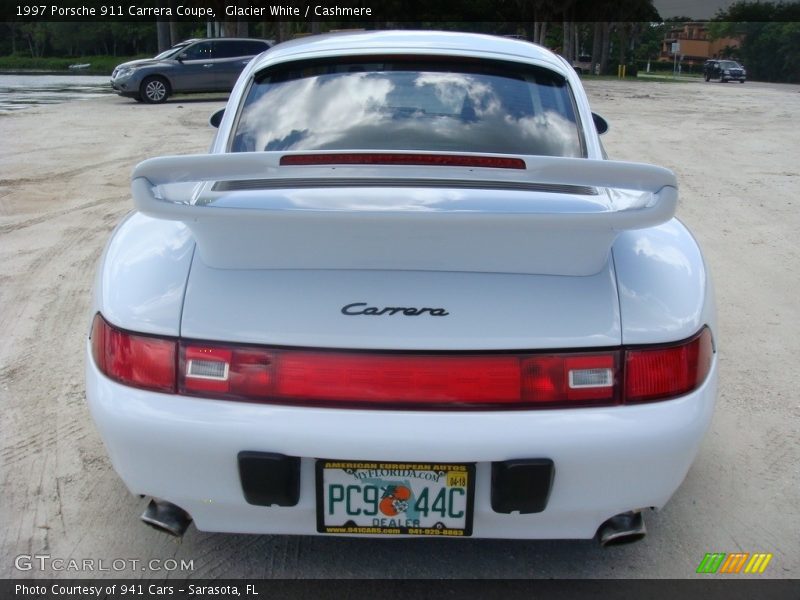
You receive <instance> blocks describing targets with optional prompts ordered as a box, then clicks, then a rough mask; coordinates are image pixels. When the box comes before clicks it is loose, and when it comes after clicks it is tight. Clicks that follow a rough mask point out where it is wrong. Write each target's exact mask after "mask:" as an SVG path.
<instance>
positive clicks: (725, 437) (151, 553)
mask: <svg viewBox="0 0 800 600" xmlns="http://www.w3.org/2000/svg"><path fill="white" fill-rule="evenodd" d="M587 87H588V91H589V94H590V99H591V100H592V102H593V106H594V109H595V110H596V111H597V112H599V113H601V114H603V115H604V116H605V117H606V118H607V119H608V120H609V121H610V122H611V131H610V132H609V133H608V134H607V135H606V136H604V143H605V144H606V148H607V150H608V152H609V154H610V155H611V156H612V157H614V158H619V159H626V160H638V161H645V162H653V163H655V164H660V165H664V166H667V167H669V168H672V169H674V170H675V171H676V173H677V174H678V177H679V181H680V185H681V205H680V208H679V211H678V214H679V217H680V218H681V219H682V220H683V221H684V222H686V223H687V224H688V225H689V227H690V228H691V229H692V230H693V232H694V233H695V235H696V236H697V238H698V240H699V241H700V243H701V245H702V247H703V249H704V251H705V253H706V257H707V260H708V263H709V266H710V268H711V271H712V273H713V276H714V279H715V282H716V288H717V298H718V305H719V311H720V325H721V331H720V335H719V344H720V348H721V350H720V360H721V371H720V384H721V393H720V398H719V403H718V407H717V412H716V415H715V418H714V423H713V425H712V430H711V431H710V432H709V435H708V436H707V438H706V440H705V442H704V444H703V447H702V449H701V452H700V455H699V457H698V458H697V461H696V462H695V464H694V466H693V467H692V469H691V471H690V473H689V476H688V477H687V479H686V481H685V483H684V484H683V486H682V487H681V488H680V489H679V490H678V492H677V494H676V495H675V496H674V498H673V499H672V501H671V502H670V503H669V504H668V505H667V507H666V508H665V509H664V510H663V511H662V512H660V513H658V514H652V513H651V514H647V515H646V521H647V525H648V528H649V531H650V534H649V535H648V537H647V538H646V539H645V540H644V541H643V542H641V543H639V544H634V545H632V546H624V547H618V548H611V549H608V550H602V549H600V548H599V547H597V546H596V545H595V544H593V543H592V542H589V541H551V542H522V541H481V540H470V541H466V542H464V543H448V542H446V541H440V540H403V541H395V542H382V541H380V540H352V539H330V538H327V539H322V538H311V537H288V536H286V537H280V536H245V535H222V534H206V533H200V532H198V531H197V530H196V529H194V528H191V529H190V530H189V532H188V533H187V535H186V536H185V537H184V538H183V540H182V541H176V540H173V539H172V538H170V537H168V536H166V535H165V534H161V533H159V532H156V531H154V530H151V529H149V528H147V527H145V526H144V525H142V524H140V522H139V521H138V516H139V514H140V513H141V512H142V510H143V508H144V506H145V500H142V499H139V498H138V497H134V496H131V495H130V494H129V493H128V492H127V490H126V489H125V487H124V486H123V484H122V482H121V481H120V480H119V479H118V477H117V476H116V474H115V473H114V471H113V470H112V469H111V466H110V463H109V461H108V459H107V458H106V454H105V450H104V448H103V445H102V443H101V441H100V438H99V436H98V434H97V432H96V431H95V429H94V425H93V423H92V421H91V419H90V418H89V413H88V410H87V407H86V404H85V402H84V392H83V345H84V339H85V335H86V332H87V327H88V321H89V315H88V303H89V291H90V288H91V284H92V278H93V273H94V265H95V262H96V260H97V258H98V257H99V255H100V252H101V250H102V247H103V245H104V243H105V241H106V240H107V238H108V236H109V233H110V232H111V230H112V228H113V227H114V225H115V224H116V223H117V222H118V221H119V220H120V218H121V217H122V216H123V215H124V214H125V213H126V212H127V211H128V210H130V207H131V203H130V200H129V197H128V177H129V174H130V170H131V168H132V167H133V165H134V164H136V163H137V162H138V161H140V160H142V159H145V158H148V157H152V156H157V155H160V154H172V153H192V152H203V151H205V149H206V148H207V147H208V145H209V143H210V141H211V138H212V136H213V130H212V129H210V128H209V127H207V126H206V119H207V117H208V116H209V115H210V114H211V112H212V111H213V110H215V109H216V108H217V107H219V106H222V105H223V100H221V99H215V100H200V101H198V100H195V99H189V100H187V99H178V100H173V101H170V102H168V103H167V104H165V105H162V106H144V105H138V104H135V103H134V102H132V101H129V100H125V99H122V98H117V97H107V98H101V99H93V100H86V101H81V102H73V103H70V104H63V105H56V106H46V107H40V108H33V109H30V110H25V111H20V112H17V113H15V114H13V115H10V116H7V115H5V116H4V115H0V139H2V140H3V141H4V143H3V144H1V145H0V336H2V344H0V410H1V411H2V412H1V413H0V414H1V415H2V416H0V577H44V576H48V575H54V576H60V577H66V576H72V577H76V576H78V577H92V576H95V577H97V576H99V577H102V576H112V575H117V576H125V577H165V576H167V577H187V576H193V577H213V578H219V577H245V576H249V577H292V578H294V577H353V576H357V577H385V576H389V577H567V576H571V577H675V578H683V577H692V576H694V571H695V569H696V567H697V565H698V564H699V562H700V560H701V559H702V558H703V556H704V554H705V553H706V552H734V551H741V552H772V553H774V554H775V557H774V558H773V560H772V563H771V564H770V566H769V568H768V569H767V572H766V573H765V575H764V576H771V577H800V543H798V542H800V508H799V507H800V395H799V394H798V391H797V387H798V386H797V381H798V378H797V372H798V370H797V367H796V363H797V357H798V356H800V326H798V316H799V312H800V311H798V304H799V302H798V298H799V297H800V275H799V274H798V273H800V257H799V256H798V254H799V252H800V243H798V235H799V234H798V232H800V199H798V192H800V129H798V126H797V124H798V121H800V86H779V85H773V86H770V85H765V84H757V83H751V82H748V83H747V84H745V85H739V84H727V85H721V84H718V83H702V82H692V83H658V82H642V81H634V82H618V81H595V82H590V83H589V84H588V86H587ZM43 554H44V555H50V556H51V557H52V558H63V559H70V558H75V559H79V560H83V559H94V560H95V561H97V560H98V559H104V560H105V561H107V562H106V566H108V565H109V564H110V561H111V560H112V559H125V560H126V561H128V562H127V563H126V566H125V568H124V570H122V571H120V572H114V571H113V570H112V571H104V572H99V571H86V572H72V571H70V572H68V571H53V570H51V569H45V570H44V571H42V570H40V569H39V568H38V567H34V568H33V569H31V570H28V571H19V570H17V569H16V568H15V558H16V557H17V556H19V555H43ZM170 558H177V559H178V560H180V559H184V560H192V561H193V568H192V569H191V570H186V571H174V572H166V571H163V570H162V571H159V570H157V565H148V566H145V567H144V568H143V567H142V564H143V563H144V564H146V563H147V561H150V560H152V559H156V560H161V561H164V560H165V559H170ZM131 559H133V560H138V561H141V563H139V564H138V565H136V567H135V568H133V567H132V566H131V565H132V563H131V562H130V560H131ZM95 564H96V565H97V563H95ZM117 564H118V565H119V564H120V563H117ZM151 567H152V568H151ZM95 568H97V566H95Z"/></svg>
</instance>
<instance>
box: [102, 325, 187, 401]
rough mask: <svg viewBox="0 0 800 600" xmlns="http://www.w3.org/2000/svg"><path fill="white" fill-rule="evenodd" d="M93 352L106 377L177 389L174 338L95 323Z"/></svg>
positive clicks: (162, 389) (164, 389) (156, 388)
mask: <svg viewBox="0 0 800 600" xmlns="http://www.w3.org/2000/svg"><path fill="white" fill-rule="evenodd" d="M91 337H92V356H93V357H94V362H95V363H96V364H97V367H98V368H99V369H100V371H102V372H103V373H104V374H105V375H106V376H107V377H109V378H111V379H114V380H116V381H119V382H120V383H124V384H125V385H130V386H133V387H138V388H143V389H147V390H154V391H159V392H170V393H175V391H176V389H175V360H176V351H177V342H176V341H175V340H169V339H162V338H157V337H150V336H143V335H138V334H132V333H128V332H125V331H121V330H119V329H116V328H114V327H112V326H111V325H109V324H108V323H106V321H105V320H104V319H103V317H101V316H100V315H99V314H98V315H96V316H95V318H94V322H93V323H92V333H91Z"/></svg>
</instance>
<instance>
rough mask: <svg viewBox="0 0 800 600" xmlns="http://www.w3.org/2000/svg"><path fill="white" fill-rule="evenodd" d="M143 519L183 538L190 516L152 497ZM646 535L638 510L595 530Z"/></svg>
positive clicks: (609, 538) (610, 540)
mask: <svg viewBox="0 0 800 600" xmlns="http://www.w3.org/2000/svg"><path fill="white" fill-rule="evenodd" d="M141 518H142V521H144V522H145V523H146V524H147V525H149V526H150V527H152V528H154V529H157V530H158V531H161V532H164V533H168V534H169V535H172V536H174V537H178V538H180V537H182V536H183V534H184V533H186V530H187V529H188V527H189V525H190V524H191V522H192V517H191V516H190V515H189V513H187V512H186V511H185V510H183V509H182V508H181V507H180V506H175V505H174V504H172V503H171V502H167V501H166V500H157V499H155V498H153V499H152V500H150V504H148V505H147V508H146V509H145V511H144V513H143V514H142V517H141ZM645 535H647V528H646V527H645V525H644V518H642V513H641V512H626V513H621V514H618V515H616V516H613V517H611V518H610V519H608V520H607V521H606V522H605V523H603V524H602V525H601V526H600V528H599V529H598V530H597V541H598V542H599V543H600V545H601V546H603V547H604V548H605V547H608V546H619V545H622V544H630V543H632V542H638V541H639V540H641V539H642V538H644V536H645Z"/></svg>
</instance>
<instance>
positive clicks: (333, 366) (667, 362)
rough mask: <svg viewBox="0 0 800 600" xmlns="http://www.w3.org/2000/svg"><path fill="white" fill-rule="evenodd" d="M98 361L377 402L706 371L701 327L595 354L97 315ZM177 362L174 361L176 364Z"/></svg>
mask: <svg viewBox="0 0 800 600" xmlns="http://www.w3.org/2000/svg"><path fill="white" fill-rule="evenodd" d="M91 344H92V355H93V357H94V360H95V363H96V364H97V366H98V368H99V369H100V370H101V371H102V372H103V373H104V374H105V375H107V376H108V377H110V378H111V379H114V380H116V381H118V382H120V383H123V384H125V385H131V386H134V387H139V388H144V389H150V390H155V391H161V392H171V393H175V392H177V393H179V394H184V395H191V396H200V397H207V398H219V399H224V400H241V401H251V402H275V403H284V404H307V405H323V406H350V407H359V406H365V407H366V406H368V407H383V408H405V407H408V408H414V407H417V408H420V407H424V408H523V407H529V408H556V407H571V406H610V405H615V404H625V403H638V402H648V401H654V400H665V399H669V398H675V397H677V396H681V395H683V394H686V393H689V392H691V391H692V390H694V389H696V388H697V387H699V386H700V385H701V384H702V383H703V381H704V380H705V378H706V376H707V375H708V373H709V371H710V369H711V362H712V358H713V352H714V350H713V344H712V339H711V331H710V330H709V329H708V328H707V327H705V328H703V330H701V331H700V333H698V334H697V335H696V336H694V337H692V338H691V339H689V340H687V341H685V342H681V343H678V344H671V345H663V346H653V347H637V348H628V349H622V350H604V351H598V352H562V353H549V354H545V353H541V354H530V353H527V354H523V353H504V354H500V353H493V354H471V353H469V354H468V353H463V354H444V353H431V354H422V353H399V352H398V353H388V352H369V351H359V352H355V351H354V352H351V351H333V350H332V351H324V350H291V349H276V348H264V347H258V346H233V345H229V344H218V343H202V342H179V341H178V340H174V339H167V338H164V339H162V338H157V337H153V336H144V335H139V334H133V333H128V332H125V331H121V330H119V329H116V328H114V327H112V326H110V325H109V324H108V323H107V322H106V321H105V320H104V319H103V318H102V317H101V316H100V315H99V314H98V315H97V316H95V319H94V323H93V324H92V334H91ZM176 363H177V368H176Z"/></svg>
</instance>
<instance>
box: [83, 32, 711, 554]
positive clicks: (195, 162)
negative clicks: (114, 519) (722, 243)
mask: <svg viewBox="0 0 800 600" xmlns="http://www.w3.org/2000/svg"><path fill="white" fill-rule="evenodd" d="M325 39H326V38H323V40H325ZM327 40H328V41H327V42H323V43H321V44H320V43H318V44H317V46H316V51H317V55H315V56H313V57H311V56H309V54H308V53H305V52H303V50H304V48H305V47H304V46H303V45H302V43H300V44H296V45H294V46H290V47H289V48H288V49H283V50H279V49H275V50H273V51H271V52H270V53H268V54H267V55H265V57H262V59H261V60H260V61H259V64H254V65H250V66H249V67H248V68H247V70H246V71H245V74H244V75H243V77H242V79H240V81H239V83H238V84H237V88H236V89H235V90H234V93H233V95H232V99H234V98H241V102H240V103H239V104H238V105H233V104H230V105H229V111H228V113H227V114H226V115H225V118H224V120H223V124H222V129H221V131H220V135H219V136H218V138H217V140H216V142H215V144H216V147H215V151H214V153H212V154H210V155H206V156H197V157H171V158H162V159H155V160H151V161H147V162H145V163H143V164H142V165H140V166H139V167H137V170H136V171H135V172H134V178H133V194H134V201H135V203H136V205H137V208H138V209H139V211H140V212H139V213H137V214H134V215H133V216H131V217H130V218H129V219H128V220H127V221H126V222H125V223H123V224H122V225H121V226H120V227H119V228H118V230H117V232H116V233H115V235H114V237H113V238H112V240H111V242H110V243H109V246H108V248H107V250H106V253H105V255H104V258H103V260H102V262H101V267H100V271H99V274H98V281H97V285H96V289H95V300H94V317H93V324H92V329H91V335H90V339H89V341H88V343H87V353H88V355H89V358H88V360H87V367H86V369H87V398H88V400H89V403H90V407H91V410H92V414H93V417H94V419H95V421H96V422H97V425H98V428H99V430H100V432H101V434H102V436H103V439H104V441H105V443H106V446H107V448H108V451H109V455H110V457H111V460H112V462H113V464H114V467H115V469H116V470H117V472H118V473H119V474H120V476H121V477H122V479H123V480H124V481H125V483H126V485H127V486H128V487H129V489H130V490H131V491H132V492H134V493H138V494H144V495H148V496H151V497H153V498H154V499H156V501H155V502H154V504H153V506H152V507H151V510H150V514H149V517H148V518H149V519H150V522H151V523H152V522H155V523H157V524H158V523H160V524H161V525H162V526H163V524H164V523H165V520H164V519H165V518H166V517H164V514H166V512H168V511H170V510H172V512H170V513H169V514H168V515H167V516H172V517H174V516H175V514H178V516H181V513H182V514H183V516H184V517H186V518H187V519H188V515H190V516H191V518H192V519H193V520H194V522H195V523H196V525H197V527H198V528H200V529H202V530H206V531H227V532H247V533H292V534H331V535H364V536H385V537H400V536H409V535H410V536H437V537H465V536H473V537H498V538H529V539H533V538H591V537H593V536H594V535H595V534H596V533H598V530H599V529H602V530H603V531H605V532H606V534H605V535H607V539H618V540H623V539H625V537H626V534H627V536H628V538H631V539H632V538H634V537H637V536H639V535H640V534H643V527H642V526H641V521H640V512H641V511H642V510H643V509H647V508H651V507H656V508H658V507H661V506H663V505H664V503H666V501H667V500H668V499H669V497H670V496H671V495H672V494H673V493H674V491H675V490H676V488H677V487H678V486H679V485H680V483H681V481H682V480H683V478H684V477H685V475H686V472H687V470H688V469H689V466H690V465H691V462H692V460H693V458H694V456H695V454H696V452H697V450H698V447H699V444H700V441H701V439H702V436H703V434H704V432H705V430H706V429H707V427H708V424H709V422H710V419H711V414H712V411H713V405H714V398H715V394H716V353H715V345H714V344H715V340H714V308H713V293H712V291H711V288H710V284H709V283H708V280H707V277H706V276H705V270H704V267H703V263H702V257H701V256H700V253H699V250H698V249H697V246H696V244H695V243H694V241H693V239H692V238H691V235H690V234H689V233H688V232H687V231H686V230H685V228H683V226H682V225H680V224H679V223H677V222H676V221H675V220H674V219H672V214H673V213H674V210H675V204H676V201H677V195H676V187H675V180H674V176H673V175H672V174H671V173H670V172H668V171H666V170H664V169H660V168H658V167H652V166H648V165H638V164H633V163H615V162H611V161H605V160H601V155H600V148H599V142H598V140H597V139H596V132H594V130H593V128H592V125H591V123H592V120H591V114H590V112H589V109H588V104H587V103H586V100H585V96H584V95H583V92H582V90H581V88H580V84H579V82H578V79H577V76H576V75H575V73H574V72H573V71H572V69H571V67H570V66H569V65H568V64H567V63H563V62H559V61H558V59H556V58H555V57H553V56H552V55H550V54H549V53H547V52H546V51H542V50H538V49H537V50H530V48H533V47H531V46H529V45H528V44H523V43H518V42H511V41H507V40H504V41H502V42H498V41H495V40H493V39H492V38H486V37H484V36H457V35H447V34H438V36H434V38H433V39H431V38H429V37H425V34H391V33H389V34H377V35H367V36H363V37H362V36H345V37H340V38H327ZM331 40H332V41H331ZM326 44H327V46H326ZM497 44H500V47H497ZM279 48H280V47H279ZM320 48H322V49H321V50H320ZM326 48H327V49H326ZM432 48H433V49H432ZM281 52H282V53H281ZM293 52H294V54H293ZM515 53H517V54H515ZM526 53H527V54H529V56H526ZM509 56H511V57H512V58H509ZM175 508H177V510H178V511H180V512H178V513H175V511H174V510H173V509H175ZM165 511H166V512H165ZM159 519H160V520H159ZM615 519H616V520H615ZM186 522H187V521H186V519H184V520H183V521H182V522H179V524H178V525H177V526H176V527H174V528H173V529H171V531H172V532H173V533H181V532H182V529H183V528H185V524H186ZM180 523H183V525H181V524H180ZM620 523H621V525H620ZM162 528H164V529H167V530H170V527H169V526H167V527H162ZM615 535H616V536H617V537H616V538H615V537H614V536H615Z"/></svg>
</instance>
